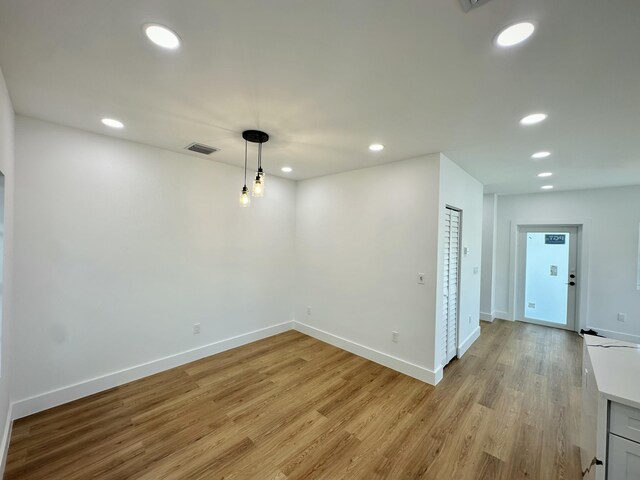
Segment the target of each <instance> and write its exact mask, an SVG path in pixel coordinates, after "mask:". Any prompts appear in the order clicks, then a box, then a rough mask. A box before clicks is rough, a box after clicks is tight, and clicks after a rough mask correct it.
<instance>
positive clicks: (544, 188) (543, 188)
mask: <svg viewBox="0 0 640 480" xmlns="http://www.w3.org/2000/svg"><path fill="white" fill-rule="evenodd" d="M540 188H541V189H542V190H551V189H552V188H553V185H543V186H541V187H540Z"/></svg>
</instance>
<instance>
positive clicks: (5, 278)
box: [0, 71, 14, 474]
mask: <svg viewBox="0 0 640 480" xmlns="http://www.w3.org/2000/svg"><path fill="white" fill-rule="evenodd" d="M13 140H14V113H13V107H12V105H11V100H10V99H9V93H8V91H7V87H6V84H5V82H4V77H3V75H2V71H0V171H2V173H3V174H4V176H5V184H4V225H3V227H4V228H3V230H2V232H1V234H2V236H3V242H4V258H3V259H2V260H3V262H2V263H3V272H2V284H1V285H0V290H1V292H0V295H1V297H2V307H1V308H2V312H1V313H2V318H1V319H0V322H1V323H0V351H1V352H0V428H1V429H2V434H1V435H2V436H1V437H0V474H1V472H2V470H3V467H4V461H5V460H6V458H5V454H6V449H7V447H8V435H9V431H10V427H9V425H10V421H11V419H10V417H9V402H10V391H9V376H10V373H9V357H10V352H9V348H10V339H12V336H11V327H12V324H13V316H12V302H11V298H12V297H11V292H12V290H13V209H14V202H13V199H14V193H13V192H14V189H13V186H14V183H13V182H14V177H13V172H14V142H13Z"/></svg>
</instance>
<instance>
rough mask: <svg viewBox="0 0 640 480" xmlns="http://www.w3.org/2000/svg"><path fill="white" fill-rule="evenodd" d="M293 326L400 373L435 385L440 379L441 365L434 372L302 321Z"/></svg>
mask: <svg viewBox="0 0 640 480" xmlns="http://www.w3.org/2000/svg"><path fill="white" fill-rule="evenodd" d="M293 328H294V329H295V330H298V331H299V332H302V333H304V334H305V335H309V336H310V337H313V338H316V339H318V340H320V341H322V342H325V343H328V344H330V345H333V346H334V347H338V348H341V349H343V350H346V351H347V352H351V353H353V354H355V355H358V356H360V357H363V358H366V359H367V360H371V361H372V362H375V363H379V364H380V365H384V366H385V367H389V368H391V369H393V370H396V371H398V372H400V373H404V374H405V375H409V376H410V377H413V378H417V379H418V380H421V381H423V382H425V383H428V384H430V385H436V384H437V383H438V382H439V381H440V380H442V367H439V368H438V369H437V370H436V371H435V372H434V371H433V370H429V369H427V368H425V367H421V366H420V365H416V364H414V363H411V362H408V361H406V360H402V359H401V358H398V357H394V356H393V355H389V354H388V353H383V352H380V351H378V350H374V349H373V348H370V347H365V346H364V345H361V344H359V343H355V342H352V341H351V340H347V339H346V338H342V337H339V336H337V335H334V334H332V333H329V332H325V331H324V330H320V329H318V328H315V327H312V326H310V325H307V324H305V323H302V322H298V321H294V322H293Z"/></svg>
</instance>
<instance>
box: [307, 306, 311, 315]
mask: <svg viewBox="0 0 640 480" xmlns="http://www.w3.org/2000/svg"><path fill="white" fill-rule="evenodd" d="M307 315H311V307H310V306H307Z"/></svg>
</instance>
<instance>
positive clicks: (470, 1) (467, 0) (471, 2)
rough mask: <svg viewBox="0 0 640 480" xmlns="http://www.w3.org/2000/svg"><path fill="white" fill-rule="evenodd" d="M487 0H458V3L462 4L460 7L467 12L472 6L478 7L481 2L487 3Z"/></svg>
mask: <svg viewBox="0 0 640 480" xmlns="http://www.w3.org/2000/svg"><path fill="white" fill-rule="evenodd" d="M488 1H489V0H460V4H461V5H462V9H463V10H464V11H465V12H468V11H469V10H471V9H472V8H476V7H479V6H480V5H482V4H483V3H487V2H488Z"/></svg>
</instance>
